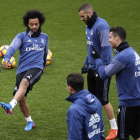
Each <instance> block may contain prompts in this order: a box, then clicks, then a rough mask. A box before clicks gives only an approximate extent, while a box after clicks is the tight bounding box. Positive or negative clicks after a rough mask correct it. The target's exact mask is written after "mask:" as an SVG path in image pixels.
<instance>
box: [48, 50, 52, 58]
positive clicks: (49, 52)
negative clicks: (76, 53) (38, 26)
mask: <svg viewBox="0 0 140 140" xmlns="http://www.w3.org/2000/svg"><path fill="white" fill-rule="evenodd" d="M48 54H50V56H51V57H52V52H51V51H50V50H49V49H48Z"/></svg>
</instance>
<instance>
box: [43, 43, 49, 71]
mask: <svg viewBox="0 0 140 140" xmlns="http://www.w3.org/2000/svg"><path fill="white" fill-rule="evenodd" d="M47 54H48V43H46V45H45V49H44V63H43V72H44V70H45V68H46V61H47V60H46V58H47Z"/></svg>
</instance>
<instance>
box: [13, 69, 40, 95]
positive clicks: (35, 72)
mask: <svg viewBox="0 0 140 140" xmlns="http://www.w3.org/2000/svg"><path fill="white" fill-rule="evenodd" d="M42 72H43V71H42V70H41V69H39V68H31V69H29V70H27V71H24V72H22V73H19V74H17V76H16V84H15V88H14V91H13V95H15V93H16V92H17V90H18V89H19V86H20V82H21V80H22V79H23V78H26V79H27V80H28V81H29V83H30V86H29V87H28V88H27V91H26V93H25V96H27V93H28V92H29V90H32V88H33V85H34V84H35V83H37V82H38V81H39V80H40V78H41V75H42Z"/></svg>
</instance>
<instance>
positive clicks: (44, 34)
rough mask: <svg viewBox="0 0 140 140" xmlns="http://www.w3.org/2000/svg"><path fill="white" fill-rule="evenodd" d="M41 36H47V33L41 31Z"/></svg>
mask: <svg viewBox="0 0 140 140" xmlns="http://www.w3.org/2000/svg"><path fill="white" fill-rule="evenodd" d="M40 35H41V36H43V37H45V38H48V35H47V34H46V33H42V32H41V34H40Z"/></svg>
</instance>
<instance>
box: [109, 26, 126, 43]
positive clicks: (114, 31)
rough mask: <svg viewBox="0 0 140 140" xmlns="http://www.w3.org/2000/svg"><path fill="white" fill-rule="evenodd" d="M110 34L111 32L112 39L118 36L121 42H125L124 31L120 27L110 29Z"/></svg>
mask: <svg viewBox="0 0 140 140" xmlns="http://www.w3.org/2000/svg"><path fill="white" fill-rule="evenodd" d="M110 32H112V34H113V36H114V37H116V36H117V35H118V36H119V37H120V39H121V40H122V41H125V39H126V30H125V29H124V28H123V27H121V26H117V27H112V28H111V29H110Z"/></svg>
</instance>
